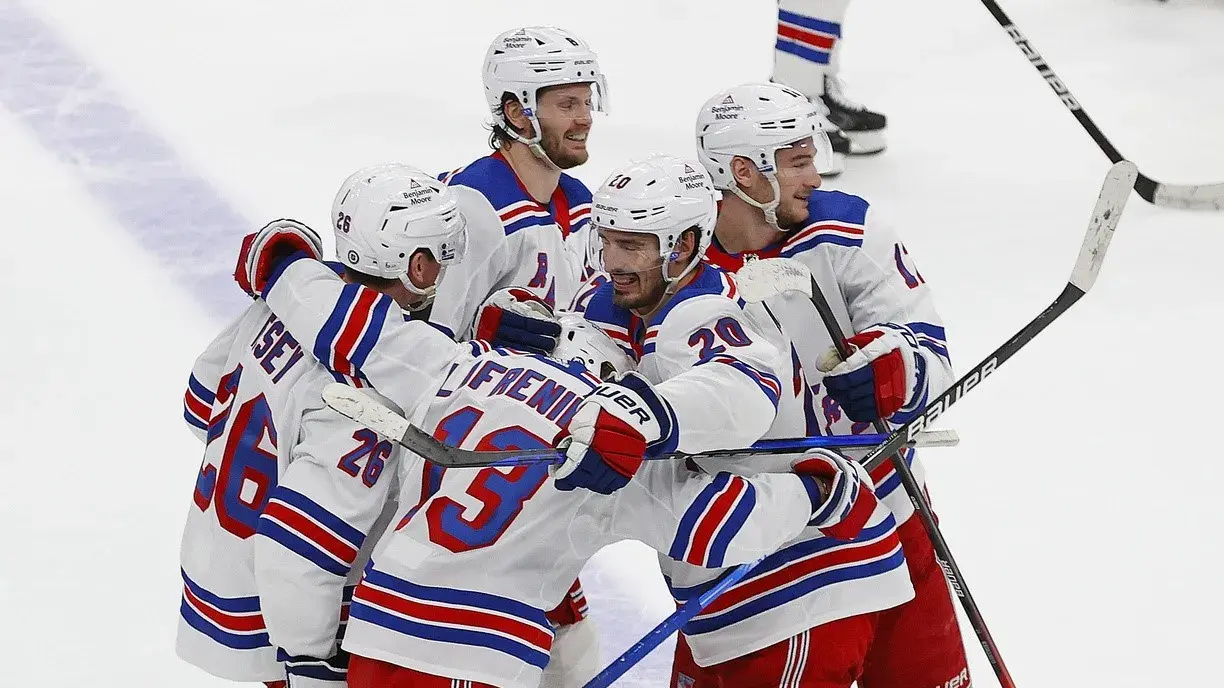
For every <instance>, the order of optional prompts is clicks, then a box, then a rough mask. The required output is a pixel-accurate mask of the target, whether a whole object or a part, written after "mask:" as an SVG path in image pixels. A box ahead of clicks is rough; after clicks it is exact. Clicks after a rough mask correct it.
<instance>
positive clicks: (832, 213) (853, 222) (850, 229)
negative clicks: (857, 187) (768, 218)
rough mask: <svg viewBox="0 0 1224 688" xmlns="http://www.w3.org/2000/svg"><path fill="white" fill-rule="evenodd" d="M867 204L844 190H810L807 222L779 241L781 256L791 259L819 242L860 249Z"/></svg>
mask: <svg viewBox="0 0 1224 688" xmlns="http://www.w3.org/2000/svg"><path fill="white" fill-rule="evenodd" d="M869 206H870V204H869V203H868V202H867V200H866V199H865V198H863V197H861V196H855V195H854V194H848V193H845V192H844V191H821V190H819V189H817V190H815V191H813V192H812V195H811V197H809V198H808V219H807V221H806V222H805V223H804V225H803V227H802V228H801V229H798V230H796V231H795V232H792V233H791V235H790V236H789V237H788V238H787V239H786V241H785V242H784V243H783V244H782V251H781V253H780V255H781V256H782V257H783V258H792V257H794V256H795V255H796V254H799V253H803V252H804V251H809V250H811V249H814V248H816V247H817V246H822V245H833V246H845V247H849V248H861V247H862V246H863V234H864V232H865V225H866V222H867V209H868V207H869Z"/></svg>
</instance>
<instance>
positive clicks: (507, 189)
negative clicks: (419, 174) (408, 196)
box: [438, 152, 591, 236]
mask: <svg viewBox="0 0 1224 688" xmlns="http://www.w3.org/2000/svg"><path fill="white" fill-rule="evenodd" d="M438 178H439V179H440V180H441V181H444V182H446V183H447V184H448V185H458V186H467V187H470V188H472V189H475V190H477V191H479V192H480V193H481V194H482V195H483V196H484V197H485V198H486V199H488V201H489V203H490V204H491V205H492V206H493V208H494V209H495V210H496V211H497V215H498V217H500V218H501V221H502V228H503V229H504V230H505V232H506V236H509V235H511V234H514V233H515V232H520V231H522V230H524V229H530V228H532V227H547V226H554V225H555V226H556V227H557V228H558V229H560V230H561V234H562V236H568V235H569V234H570V233H571V232H576V231H578V230H579V229H581V228H582V227H585V226H586V224H587V223H588V222H589V221H590V215H591V192H590V190H589V189H587V187H586V185H584V184H583V183H582V182H581V181H579V180H578V179H576V178H574V177H571V176H570V175H568V174H564V173H562V174H561V178H560V180H559V181H558V183H557V188H556V189H555V190H554V191H553V194H552V197H551V198H550V199H549V202H548V204H547V205H545V204H543V203H540V202H538V201H536V200H535V199H534V198H532V197H531V194H529V193H528V192H527V188H526V187H525V186H524V185H523V183H522V181H521V180H520V179H519V178H518V175H517V174H516V173H515V172H514V168H512V167H510V163H509V162H507V160H506V158H505V156H503V155H502V154H501V153H500V152H496V153H493V154H492V155H488V156H486V157H483V158H480V159H479V160H476V161H474V162H473V163H471V164H470V165H467V166H465V167H461V168H459V169H457V170H454V171H452V172H444V173H443V174H441V175H439V176H438Z"/></svg>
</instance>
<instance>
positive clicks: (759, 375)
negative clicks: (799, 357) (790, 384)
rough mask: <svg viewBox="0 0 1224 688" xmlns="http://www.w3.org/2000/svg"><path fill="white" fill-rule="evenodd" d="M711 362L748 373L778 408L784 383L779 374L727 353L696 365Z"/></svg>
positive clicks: (750, 378)
mask: <svg viewBox="0 0 1224 688" xmlns="http://www.w3.org/2000/svg"><path fill="white" fill-rule="evenodd" d="M709 363H722V364H724V365H729V366H731V367H732V368H735V369H736V370H738V371H740V372H741V373H743V374H744V375H747V376H748V379H749V380H752V381H753V382H755V383H756V385H757V387H760V388H761V391H762V392H763V393H764V394H765V396H766V398H768V399H769V403H771V404H773V407H774V408H775V409H776V408H778V399H779V398H780V397H781V396H782V383H781V382H779V381H778V376H777V375H774V374H773V373H767V372H765V371H763V370H760V369H758V368H754V367H753V366H750V365H748V364H747V363H744V362H743V361H741V360H740V359H738V358H736V357H734V356H730V355H727V354H715V355H714V356H711V357H709V358H707V359H704V360H701V361H698V362H697V364H696V365H706V364H709ZM694 367H695V366H694Z"/></svg>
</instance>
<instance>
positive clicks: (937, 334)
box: [905, 322, 952, 363]
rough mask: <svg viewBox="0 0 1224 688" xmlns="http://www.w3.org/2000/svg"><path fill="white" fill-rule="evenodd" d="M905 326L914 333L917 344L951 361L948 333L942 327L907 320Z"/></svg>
mask: <svg viewBox="0 0 1224 688" xmlns="http://www.w3.org/2000/svg"><path fill="white" fill-rule="evenodd" d="M905 326H906V327H908V328H909V329H910V331H911V332H913V333H914V337H915V338H916V339H917V340H918V346H921V347H923V348H925V349H927V350H928V351H930V352H931V353H933V354H935V355H936V356H939V357H940V358H942V359H943V360H945V361H947V362H948V363H951V362H952V359H951V357H950V356H949V355H948V335H947V333H946V332H945V331H944V328H942V327H940V326H939V325H933V324H931V323H926V322H908V323H905Z"/></svg>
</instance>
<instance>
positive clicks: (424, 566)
mask: <svg viewBox="0 0 1224 688" xmlns="http://www.w3.org/2000/svg"><path fill="white" fill-rule="evenodd" d="M563 323H564V325H565V328H564V331H563V335H562V344H561V345H560V346H559V347H558V349H557V351H556V353H555V354H554V356H553V357H551V358H549V357H544V356H541V355H536V354H530V355H525V354H516V353H513V352H510V351H508V350H505V349H495V350H492V351H489V352H488V353H485V354H483V355H481V356H479V357H478V358H476V359H475V360H473V361H470V362H465V363H462V364H460V365H458V366H456V367H455V368H453V369H452V370H451V372H450V374H449V376H448V377H447V379H446V380H445V381H444V382H443V384H442V385H441V387H440V389H438V391H437V393H436V395H435V396H434V398H433V400H432V401H431V402H430V403H429V404H428V406H427V407H426V408H423V409H421V410H419V411H417V412H416V413H415V414H413V417H414V419H415V422H416V423H417V424H418V425H420V426H421V427H423V428H424V429H426V430H428V431H430V432H431V433H432V434H433V435H434V436H435V437H437V438H439V439H441V440H444V441H446V442H448V443H451V444H455V445H458V446H461V447H465V448H470V449H480V448H488V449H507V448H537V447H546V446H552V445H553V444H555V443H556V442H557V440H558V438H568V439H569V440H570V442H571V443H570V444H569V449H568V450H567V456H568V459H567V461H566V463H565V464H564V465H562V466H561V467H560V468H559V469H558V470H557V471H556V473H555V477H556V480H555V481H554V480H552V479H550V469H549V468H548V467H546V466H543V465H535V466H514V467H509V466H507V467H489V468H483V469H449V470H446V471H445V472H442V473H441V474H440V475H438V476H437V477H436V480H437V484H436V486H435V487H434V488H433V489H432V490H431V492H430V493H429V494H428V495H427V496H426V497H425V498H424V499H422V500H420V501H414V499H413V498H414V497H415V496H416V491H415V490H413V489H412V487H411V486H409V485H405V489H404V491H403V494H402V496H401V499H400V511H399V513H398V514H397V517H396V519H395V526H394V528H393V529H392V530H389V531H388V532H387V534H386V535H385V536H384V538H383V539H382V540H381V541H380V542H379V544H378V546H377V549H376V550H375V552H374V556H373V559H372V560H371V562H370V564H369V565H368V566H367V567H366V570H365V574H364V576H363V578H362V580H361V583H360V584H359V585H358V587H357V590H356V592H355V593H354V595H353V603H352V608H351V609H352V611H351V617H350V622H349V628H348V632H347V634H346V637H345V640H344V647H345V649H346V650H347V651H349V652H350V654H351V655H352V661H351V664H350V672H349V685H350V686H351V688H452V687H453V686H457V685H459V686H470V687H472V688H481V687H485V686H488V687H490V688H491V687H493V686H497V687H498V688H533V687H534V686H537V685H540V679H541V674H542V669H543V667H544V665H545V663H546V662H548V660H549V645H550V643H551V640H552V628H551V626H550V624H549V623H548V622H547V621H546V619H545V610H547V609H549V608H551V607H553V606H554V605H555V604H556V603H557V602H558V601H559V600H561V599H562V598H564V597H565V596H566V595H567V591H568V589H569V587H570V583H571V581H572V580H573V579H574V576H575V575H576V574H577V573H578V571H579V570H580V569H581V568H582V566H583V565H584V564H585V562H586V561H587V559H588V558H589V557H590V556H591V555H593V554H594V553H595V552H596V551H598V550H599V549H600V548H601V547H603V546H604V545H606V544H609V543H612V542H615V541H618V540H622V539H629V538H632V539H637V540H641V541H643V542H645V543H647V544H648V545H650V546H651V547H654V548H655V549H657V550H659V551H660V552H662V553H666V554H668V555H670V556H672V557H676V558H677V559H682V560H685V561H688V562H690V563H691V564H693V565H696V566H721V565H729V564H735V563H739V562H745V561H751V560H753V559H755V558H757V557H760V556H762V555H764V554H767V553H769V552H771V551H773V550H774V549H776V548H777V547H778V545H780V544H781V543H782V542H784V541H786V540H788V539H790V538H791V537H792V536H793V535H795V534H796V533H798V532H800V531H801V530H804V529H805V528H806V527H808V526H809V524H813V527H820V528H825V529H828V530H830V531H833V532H840V533H841V534H843V535H846V536H853V535H854V531H855V530H856V529H857V528H858V527H859V526H861V522H862V518H861V513H860V512H861V511H862V510H863V509H864V508H866V509H870V508H871V506H870V505H871V504H874V503H875V500H874V497H873V496H872V493H871V491H870V489H869V487H868V486H867V485H866V482H865V481H867V480H869V477H868V476H867V474H866V471H864V470H863V469H862V468H861V467H860V468H856V467H855V466H854V465H853V464H852V462H849V461H846V460H844V459H843V458H842V457H840V456H839V455H836V454H834V453H832V452H824V451H818V452H812V453H809V454H808V455H806V456H805V457H802V458H801V459H800V460H799V462H798V463H796V465H795V471H796V473H798V475H791V474H778V475H769V476H760V477H757V478H753V479H744V478H740V477H736V476H733V475H731V474H728V473H717V474H713V475H709V474H705V473H701V472H694V471H692V470H690V469H689V468H688V467H686V465H685V464H684V463H683V462H679V461H675V462H673V461H646V462H643V461H642V456H643V454H645V453H649V452H650V451H653V449H648V446H649V447H652V448H658V447H659V446H660V442H665V441H666V439H665V438H664V434H665V433H667V432H668V430H667V428H668V427H674V425H673V424H674V419H669V418H666V417H659V416H656V415H655V413H656V411H659V410H663V409H665V408H666V407H667V402H662V401H660V400H661V399H662V398H664V397H668V396H671V395H672V394H674V393H675V392H677V391H678V389H679V385H676V384H673V385H671V386H670V389H663V388H660V389H658V390H651V389H650V387H649V386H648V385H645V384H644V383H642V381H641V379H640V378H635V379H634V381H633V382H629V381H628V380H626V379H625V378H622V382H621V383H601V382H600V380H599V378H596V377H595V376H594V375H592V374H591V373H590V372H588V369H587V366H590V368H591V369H594V370H600V369H608V368H619V369H621V370H624V369H625V368H626V367H628V366H629V365H631V363H630V361H629V359H628V357H627V356H625V355H624V354H623V353H621V352H620V351H619V350H618V347H617V345H616V344H614V343H612V342H611V341H610V340H609V339H608V338H607V337H606V336H605V335H603V334H602V333H600V332H599V331H597V330H596V329H595V328H594V327H593V326H592V325H591V324H589V323H587V322H586V321H585V320H583V319H582V317H581V316H580V315H577V314H568V315H567V316H565V320H563ZM601 342H602V343H601ZM630 376H632V374H630ZM639 392H640V393H639ZM809 471H815V473H811V472H809ZM818 476H819V477H818ZM575 486H584V487H586V488H588V489H579V490H573V489H572V488H574V487H575ZM829 495H833V496H832V497H830V496H829ZM843 531H844V532H843Z"/></svg>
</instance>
